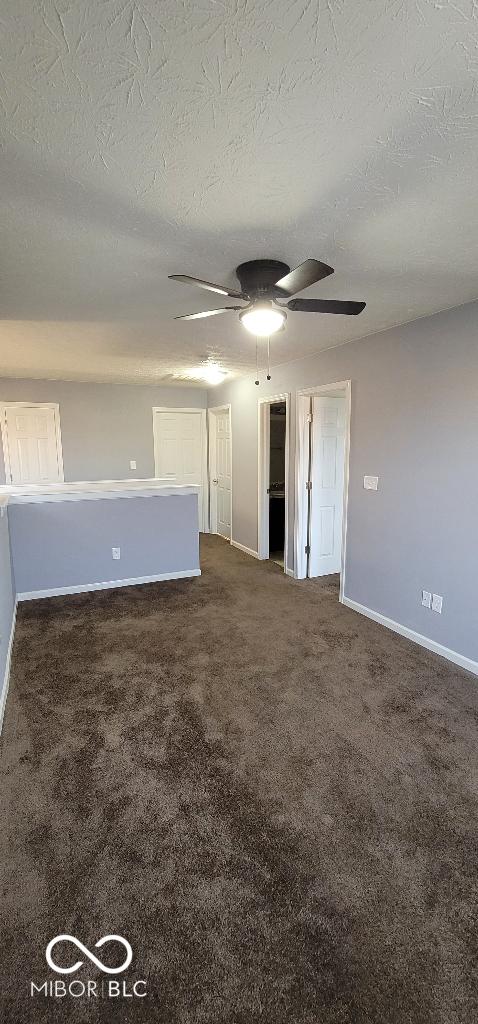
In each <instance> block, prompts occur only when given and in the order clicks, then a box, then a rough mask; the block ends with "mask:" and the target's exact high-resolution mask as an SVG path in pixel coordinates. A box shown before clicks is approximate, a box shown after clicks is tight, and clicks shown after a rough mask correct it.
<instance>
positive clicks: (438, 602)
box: [432, 594, 443, 615]
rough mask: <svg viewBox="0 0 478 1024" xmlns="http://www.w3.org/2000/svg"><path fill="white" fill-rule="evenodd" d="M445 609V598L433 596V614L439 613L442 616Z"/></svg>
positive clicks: (438, 595) (439, 595)
mask: <svg viewBox="0 0 478 1024" xmlns="http://www.w3.org/2000/svg"><path fill="white" fill-rule="evenodd" d="M442 608H443V598H442V596H441V594H432V612H438V614H439V615H441V610H442Z"/></svg>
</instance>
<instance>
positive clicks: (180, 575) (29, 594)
mask: <svg viewBox="0 0 478 1024" xmlns="http://www.w3.org/2000/svg"><path fill="white" fill-rule="evenodd" d="M200 575H201V570H200V569H182V570H181V571H180V572H161V573H159V574H157V575H156V576H133V577H132V578H131V579H129V580H108V582H107V583H82V584H80V585H79V586H76V587H51V588H50V589H49V590H27V591H25V592H24V593H22V594H17V600H18V601H36V600H38V598H41V597H60V596H61V595H62V594H87V593H89V591H90V590H113V589H114V588H115V587H136V586H139V585H140V584H141V583H162V582H163V581H164V580H183V579H188V578H189V577H190V576H200Z"/></svg>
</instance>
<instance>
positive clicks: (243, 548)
mask: <svg viewBox="0 0 478 1024" xmlns="http://www.w3.org/2000/svg"><path fill="white" fill-rule="evenodd" d="M231 547H232V548H238V550H239V551H243V552H244V554H245V555H251V556H252V558H259V554H258V552H257V551H253V550H252V548H246V546H245V545H244V544H239V541H238V540H231Z"/></svg>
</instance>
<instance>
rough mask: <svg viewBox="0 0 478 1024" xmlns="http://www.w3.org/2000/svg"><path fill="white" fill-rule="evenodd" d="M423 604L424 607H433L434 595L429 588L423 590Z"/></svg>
mask: <svg viewBox="0 0 478 1024" xmlns="http://www.w3.org/2000/svg"><path fill="white" fill-rule="evenodd" d="M422 605H423V607H424V608H431V606H432V595H431V594H430V592H429V591H428V590H422Z"/></svg>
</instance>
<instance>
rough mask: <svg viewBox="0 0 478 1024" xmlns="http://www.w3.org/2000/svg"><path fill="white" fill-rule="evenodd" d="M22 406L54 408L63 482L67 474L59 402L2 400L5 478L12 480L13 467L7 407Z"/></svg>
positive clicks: (57, 450) (0, 415)
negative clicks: (64, 465)
mask: <svg viewBox="0 0 478 1024" xmlns="http://www.w3.org/2000/svg"><path fill="white" fill-rule="evenodd" d="M12 408H17V409H18V408H22V409H53V415H54V420H55V441H56V455H57V462H58V476H59V478H60V482H61V483H63V482H64V480H65V474H64V469H63V446H62V443H61V427H60V406H59V404H58V402H1V403H0V426H1V433H2V446H3V459H4V465H5V479H6V481H7V484H8V483H11V481H12V467H11V463H10V452H9V448H8V429H7V421H6V416H7V409H12Z"/></svg>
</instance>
